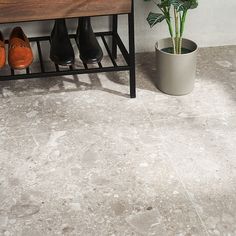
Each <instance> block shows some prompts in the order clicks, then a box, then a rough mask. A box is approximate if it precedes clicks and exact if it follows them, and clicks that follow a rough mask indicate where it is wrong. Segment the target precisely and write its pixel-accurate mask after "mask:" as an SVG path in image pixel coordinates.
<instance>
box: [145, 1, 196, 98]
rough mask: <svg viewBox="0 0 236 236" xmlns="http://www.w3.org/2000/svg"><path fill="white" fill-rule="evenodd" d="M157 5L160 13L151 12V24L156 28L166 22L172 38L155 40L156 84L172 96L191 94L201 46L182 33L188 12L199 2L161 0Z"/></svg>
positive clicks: (148, 19)
mask: <svg viewBox="0 0 236 236" xmlns="http://www.w3.org/2000/svg"><path fill="white" fill-rule="evenodd" d="M144 1H152V0H144ZM153 2H154V1H153ZM154 4H155V5H156V7H157V8H159V10H160V13H154V12H150V13H149V15H148V17H147V21H148V23H149V25H150V26H151V27H153V26H154V25H156V24H157V23H160V22H162V21H166V23H167V26H168V29H169V33H170V37H169V38H165V39H161V40H159V41H158V42H157V43H156V65H157V79H156V85H157V87H158V88H159V89H160V90H161V91H163V92H164V93H167V94H170V95H185V94H188V93H190V92H191V91H192V90H193V88H194V80H195V74H196V61H197V49H198V47H197V44H196V43H195V42H193V41H191V40H189V39H185V38H183V33H184V27H185V22H186V17H187V13H188V11H189V10H190V9H194V8H196V7H197V6H198V1H197V0H160V2H159V3H156V2H154Z"/></svg>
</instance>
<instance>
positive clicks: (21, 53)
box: [8, 27, 33, 70]
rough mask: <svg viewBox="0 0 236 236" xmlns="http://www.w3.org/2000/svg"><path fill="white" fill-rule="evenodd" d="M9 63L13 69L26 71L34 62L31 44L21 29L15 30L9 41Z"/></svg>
mask: <svg viewBox="0 0 236 236" xmlns="http://www.w3.org/2000/svg"><path fill="white" fill-rule="evenodd" d="M8 62H9V65H10V66H11V68H13V69H19V70H20V69H25V68H27V67H29V66H30V65H31V63H32V62H33V52H32V49H31V47H30V43H29V40H28V38H27V37H26V35H25V34H24V32H23V30H22V29H21V28H20V27H16V28H14V29H13V31H12V33H11V36H10V39H9V50H8Z"/></svg>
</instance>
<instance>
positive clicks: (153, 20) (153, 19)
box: [147, 12, 166, 27]
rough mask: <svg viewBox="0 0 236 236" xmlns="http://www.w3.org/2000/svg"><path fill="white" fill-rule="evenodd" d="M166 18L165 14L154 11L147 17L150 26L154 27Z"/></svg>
mask: <svg viewBox="0 0 236 236" xmlns="http://www.w3.org/2000/svg"><path fill="white" fill-rule="evenodd" d="M165 19H166V17H165V16H164V15H163V14H160V13H154V12H150V13H149V15H148V17H147V21H148V23H149V25H150V27H153V26H154V25H156V24H157V23H160V22H162V21H163V20H165Z"/></svg>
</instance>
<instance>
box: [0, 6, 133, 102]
mask: <svg viewBox="0 0 236 236" xmlns="http://www.w3.org/2000/svg"><path fill="white" fill-rule="evenodd" d="M128 28H129V51H128V50H127V49H126V47H125V45H124V43H123V42H122V40H121V38H120V36H119V34H118V15H113V16H112V30H111V31H108V32H98V33H96V37H100V38H101V40H102V42H103V44H104V46H105V48H106V51H107V54H108V56H109V58H110V60H111V62H112V66H103V65H102V62H101V63H98V65H97V67H93V68H89V67H88V65H86V64H83V68H79V69H78V68H74V67H73V66H68V69H66V70H60V68H59V66H58V65H55V70H53V71H46V70H45V66H44V60H43V55H42V49H41V42H43V41H49V42H50V37H49V36H46V37H33V38H29V40H30V42H36V44H37V51H38V56H39V63H40V70H41V71H40V72H37V73H31V71H30V68H27V69H26V70H25V73H21V74H16V73H15V71H14V70H13V69H9V72H10V73H9V75H1V72H0V81H8V80H20V79H32V78H42V77H52V76H65V75H79V74H93V73H100V72H118V71H129V77H130V97H131V98H135V97H136V83H135V41H134V8H133V4H132V11H131V13H129V14H128ZM107 36H111V37H112V48H111V49H110V48H109V46H108V43H107V41H106V38H105V37H107ZM70 37H71V38H74V39H75V38H76V35H75V34H72V35H70ZM7 43H8V42H7ZM118 48H119V50H120V52H121V53H122V55H123V57H124V59H125V62H126V65H122V66H119V65H117V62H116V59H117V50H118Z"/></svg>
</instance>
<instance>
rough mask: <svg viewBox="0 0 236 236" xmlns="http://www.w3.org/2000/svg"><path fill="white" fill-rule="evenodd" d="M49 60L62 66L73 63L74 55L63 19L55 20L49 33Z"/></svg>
mask: <svg viewBox="0 0 236 236" xmlns="http://www.w3.org/2000/svg"><path fill="white" fill-rule="evenodd" d="M50 58H51V60H52V61H53V62H54V63H56V64H58V65H62V66H67V65H72V64H74V62H75V54H74V50H73V47H72V45H71V42H70V38H69V35H68V31H67V28H66V22H65V19H59V20H55V25H54V28H53V30H52V33H51V50H50Z"/></svg>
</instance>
